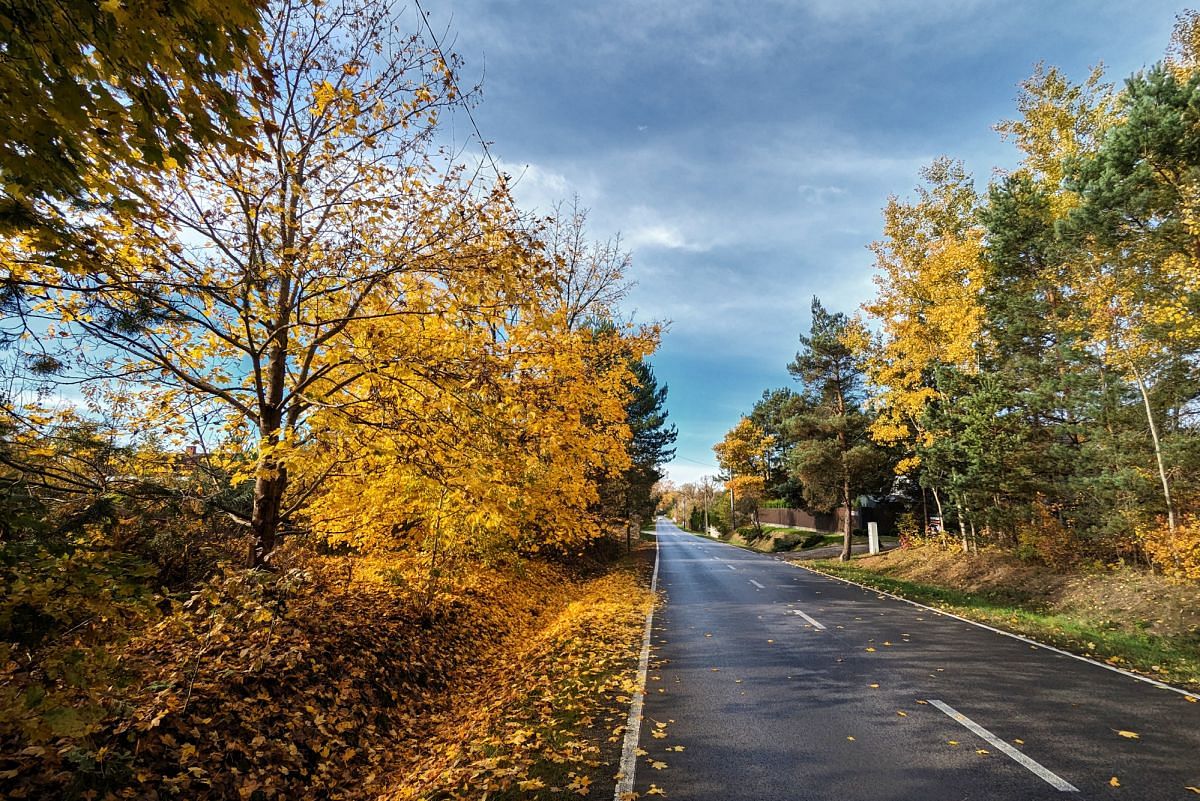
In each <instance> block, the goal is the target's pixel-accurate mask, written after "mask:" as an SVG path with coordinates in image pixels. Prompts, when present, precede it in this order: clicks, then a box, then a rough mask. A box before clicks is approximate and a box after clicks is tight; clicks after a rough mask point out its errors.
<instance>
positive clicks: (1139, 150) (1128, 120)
mask: <svg viewBox="0 0 1200 801" xmlns="http://www.w3.org/2000/svg"><path fill="white" fill-rule="evenodd" d="M1123 106H1124V107H1123V112H1124V114H1125V120H1124V122H1123V124H1121V125H1119V126H1117V127H1115V128H1114V129H1113V130H1112V131H1111V132H1110V133H1109V134H1108V136H1107V137H1106V138H1105V140H1104V143H1103V145H1102V147H1101V149H1100V151H1099V153H1098V154H1097V155H1096V156H1095V157H1094V158H1092V159H1088V160H1081V161H1079V162H1077V163H1075V164H1073V165H1071V169H1070V170H1069V171H1068V174H1067V181H1068V184H1069V185H1070V186H1071V187H1072V188H1073V189H1075V190H1076V191H1077V192H1079V194H1080V196H1081V197H1082V201H1083V202H1082V203H1081V205H1080V207H1079V208H1078V209H1076V210H1075V211H1074V212H1073V213H1072V215H1071V216H1070V218H1069V219H1068V220H1067V221H1066V222H1065V224H1063V225H1062V226H1061V234H1062V238H1063V239H1064V241H1065V242H1067V243H1069V244H1070V245H1071V246H1074V247H1076V248H1079V249H1080V250H1081V251H1083V250H1087V251H1090V252H1091V253H1092V254H1093V257H1100V258H1103V259H1105V260H1106V261H1107V263H1108V265H1109V269H1110V270H1112V271H1114V272H1115V273H1116V274H1119V275H1120V276H1121V277H1122V281H1123V283H1125V284H1126V285H1127V286H1133V287H1136V290H1135V291H1136V293H1137V295H1138V296H1140V297H1141V298H1145V299H1147V300H1153V299H1154V298H1168V299H1172V300H1180V301H1182V303H1183V305H1184V306H1185V308H1186V310H1187V312H1188V313H1189V314H1190V315H1191V316H1192V317H1193V318H1195V316H1196V315H1198V314H1200V293H1195V292H1191V291H1188V290H1186V289H1184V288H1181V287H1180V286H1178V285H1177V283H1176V281H1175V278H1174V276H1173V275H1172V271H1169V270H1163V269H1162V265H1163V264H1164V263H1165V262H1166V260H1167V259H1169V258H1173V257H1175V258H1178V257H1183V258H1185V259H1188V260H1190V261H1191V262H1192V263H1193V264H1194V263H1195V260H1196V259H1200V235H1197V233H1196V231H1195V227H1194V214H1195V192H1196V187H1197V186H1200V135H1198V134H1197V131H1200V73H1197V74H1193V75H1192V76H1191V77H1190V78H1188V79H1186V80H1183V81H1181V80H1180V79H1179V78H1177V77H1176V75H1175V74H1174V73H1173V72H1172V71H1171V70H1169V69H1167V68H1166V67H1164V66H1162V65H1156V66H1154V67H1152V68H1151V69H1149V70H1148V71H1146V72H1144V73H1139V74H1137V75H1134V76H1133V77H1132V78H1130V79H1129V80H1128V81H1127V82H1126V92H1125V96H1124V99H1123ZM1192 285H1193V286H1194V282H1193V283H1192ZM1194 330H1195V329H1194V327H1191V326H1189V327H1186V328H1182V329H1181V328H1180V327H1179V326H1177V325H1176V324H1175V323H1174V322H1173V321H1163V322H1159V323H1156V322H1155V321H1154V320H1151V319H1141V320H1139V321H1138V331H1137V334H1138V336H1139V337H1140V338H1141V339H1142V340H1144V341H1150V342H1153V343H1155V345H1156V348H1155V351H1154V353H1153V355H1152V356H1150V357H1149V358H1147V359H1144V360H1143V361H1142V363H1141V364H1140V365H1139V367H1138V369H1139V371H1140V373H1141V377H1142V379H1143V381H1144V383H1145V386H1146V388H1147V396H1148V400H1149V403H1150V406H1151V409H1152V414H1153V417H1154V420H1155V423H1156V426H1157V428H1158V432H1159V435H1160V439H1161V447H1162V458H1163V464H1164V470H1165V472H1166V474H1167V480H1168V481H1169V482H1170V483H1171V484H1172V485H1173V487H1174V488H1175V490H1176V494H1178V495H1179V497H1177V498H1176V499H1175V506H1176V507H1178V508H1185V509H1186V508H1188V507H1192V508H1194V506H1195V504H1196V502H1197V501H1200V498H1198V497H1196V496H1197V492H1196V490H1195V489H1194V486H1195V482H1193V481H1191V480H1190V477H1191V476H1194V475H1195V474H1196V470H1197V469H1198V468H1200V436H1197V429H1196V425H1195V423H1196V409H1197V405H1198V404H1200V374H1198V370H1197V355H1198V353H1200V341H1197V337H1196V336H1195V334H1194ZM1107 380H1108V383H1109V393H1110V396H1111V399H1112V401H1113V403H1114V404H1120V408H1116V409H1113V410H1112V412H1111V413H1110V417H1109V419H1108V421H1107V423H1108V426H1109V429H1110V430H1111V431H1112V434H1113V439H1114V442H1113V445H1112V450H1113V452H1114V453H1113V457H1112V461H1113V462H1114V463H1115V464H1116V465H1119V466H1120V475H1121V476H1122V478H1123V479H1125V480H1124V481H1123V482H1122V483H1121V485H1120V486H1118V487H1115V488H1113V490H1114V492H1116V493H1117V501H1118V502H1119V503H1121V504H1123V505H1125V506H1133V505H1137V506H1140V507H1141V508H1142V509H1147V510H1153V511H1154V512H1155V513H1156V514H1161V513H1162V512H1163V510H1164V509H1165V508H1166V507H1165V504H1164V499H1163V498H1162V496H1161V489H1159V488H1158V487H1156V486H1155V485H1156V484H1157V483H1158V482H1157V481H1147V480H1146V479H1145V477H1146V473H1147V469H1148V468H1150V467H1151V466H1152V465H1154V464H1155V457H1154V453H1153V445H1152V442H1151V440H1150V433H1149V424H1148V421H1147V420H1146V414H1145V410H1144V407H1142V401H1141V398H1140V396H1139V395H1138V394H1137V391H1136V385H1134V386H1131V377H1130V376H1124V375H1110V376H1108V377H1107ZM1139 418H1140V419H1139ZM1156 494H1157V495H1158V497H1157V499H1156V498H1155V495H1156Z"/></svg>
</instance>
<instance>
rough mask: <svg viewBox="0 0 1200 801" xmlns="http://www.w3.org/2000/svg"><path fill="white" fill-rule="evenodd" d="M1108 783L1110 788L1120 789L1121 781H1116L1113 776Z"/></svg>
mask: <svg viewBox="0 0 1200 801" xmlns="http://www.w3.org/2000/svg"><path fill="white" fill-rule="evenodd" d="M1108 783H1109V785H1110V786H1112V787H1120V786H1121V780H1120V779H1118V778H1117V777H1116V776H1113V777H1112V778H1111V779H1109V780H1108Z"/></svg>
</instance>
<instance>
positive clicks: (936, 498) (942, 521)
mask: <svg viewBox="0 0 1200 801" xmlns="http://www.w3.org/2000/svg"><path fill="white" fill-rule="evenodd" d="M933 502H934V504H935V505H936V506H937V510H938V544H939V545H941V547H943V548H945V547H946V513H945V512H944V511H943V510H942V496H941V495H939V494H938V491H937V487H934V488H933Z"/></svg>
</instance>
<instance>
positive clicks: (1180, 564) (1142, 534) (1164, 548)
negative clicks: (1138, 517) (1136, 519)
mask: <svg viewBox="0 0 1200 801" xmlns="http://www.w3.org/2000/svg"><path fill="white" fill-rule="evenodd" d="M1137 539H1138V542H1139V543H1140V544H1141V546H1142V548H1143V549H1144V550H1145V552H1146V555H1147V556H1149V557H1150V560H1151V561H1152V562H1154V564H1155V566H1157V567H1158V568H1159V569H1160V570H1162V572H1163V573H1165V574H1166V575H1167V576H1170V577H1171V578H1176V579H1193V580H1197V579H1200V517H1196V516H1195V515H1187V516H1185V517H1184V518H1183V519H1182V520H1180V521H1179V525H1178V526H1176V528H1175V533H1174V534H1172V533H1171V531H1170V529H1168V528H1167V526H1166V523H1165V521H1163V520H1158V521H1156V522H1155V523H1154V524H1153V525H1149V526H1139V527H1138V528H1137Z"/></svg>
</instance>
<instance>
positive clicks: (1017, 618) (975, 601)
mask: <svg viewBox="0 0 1200 801" xmlns="http://www.w3.org/2000/svg"><path fill="white" fill-rule="evenodd" d="M806 567H810V568H812V569H814V570H818V571H820V572H822V573H826V574H828V575H831V576H837V577H840V578H844V579H849V580H851V581H856V582H858V583H859V584H865V585H867V586H869V587H874V588H876V589H880V590H885V591H887V592H890V593H893V594H894V595H899V596H900V597H902V598H908V599H909V600H913V601H918V602H920V603H923V604H927V605H929V606H932V607H934V608H936V609H942V610H944V611H947V612H952V613H954V614H956V615H959V616H961V617H965V618H967V619H968V620H975V621H978V622H980V623H986V624H988V625H989V626H994V627H996V628H998V629H1002V630H1004V631H1009V632H1013V633H1015V634H1021V635H1024V636H1026V637H1030V638H1032V639H1035V640H1038V641H1040V642H1044V643H1047V644H1050V645H1054V646H1055V647H1058V648H1061V649H1063V650H1064V651H1070V652H1071V653H1075V654H1080V655H1082V656H1087V657H1091V658H1093V659H1096V660H1098V661H1102V662H1106V663H1108V664H1110V665H1113V666H1114V667H1119V668H1123V669H1125V670H1129V671H1132V672H1135V673H1140V674H1143V675H1146V676H1149V677H1151V678H1154V679H1157V680H1159V681H1164V682H1167V683H1170V684H1174V685H1176V686H1179V687H1183V688H1186V689H1189V690H1198V691H1200V636H1198V635H1197V634H1196V632H1184V633H1179V634H1174V635H1169V636H1164V635H1159V634H1152V633H1149V632H1146V631H1137V630H1129V629H1127V628H1124V627H1122V626H1121V625H1119V624H1117V623H1114V622H1113V621H1111V620H1102V619H1096V618H1093V617H1091V616H1089V615H1084V614H1080V613H1078V612H1071V611H1059V610H1055V609H1054V608H1053V605H1052V600H1051V599H1046V598H1039V597H1037V596H1036V595H1030V594H1027V593H1022V594H1021V596H1018V597H1020V600H1018V598H1017V597H1013V595H1012V594H1009V593H1004V592H998V591H984V592H972V591H967V590H962V589H957V588H953V587H946V586H939V585H936V584H933V583H929V582H928V580H926V581H913V580H911V579H907V578H899V577H895V576H889V575H883V574H881V573H880V572H879V571H878V570H874V569H868V568H865V567H863V566H861V565H857V564H855V563H854V562H850V563H844V562H836V561H831V560H819V561H813V562H809V563H808V564H807V565H806Z"/></svg>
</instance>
